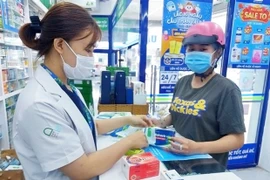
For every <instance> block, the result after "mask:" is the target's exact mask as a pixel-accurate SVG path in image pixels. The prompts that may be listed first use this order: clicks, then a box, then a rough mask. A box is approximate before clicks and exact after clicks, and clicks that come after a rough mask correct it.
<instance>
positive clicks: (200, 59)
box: [185, 51, 215, 74]
mask: <svg viewBox="0 0 270 180" xmlns="http://www.w3.org/2000/svg"><path fill="white" fill-rule="evenodd" d="M214 53H215V52H213V53H212V54H211V53H205V52H199V51H194V52H188V53H186V58H185V63H186V65H187V67H188V68H189V69H190V70H191V71H193V72H194V73H198V74H203V73H205V72H206V71H207V70H208V69H209V68H210V67H213V64H212V56H213V54H214Z"/></svg>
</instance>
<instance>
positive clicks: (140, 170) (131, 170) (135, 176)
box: [122, 153, 160, 180]
mask: <svg viewBox="0 0 270 180" xmlns="http://www.w3.org/2000/svg"><path fill="white" fill-rule="evenodd" d="M122 171H123V173H124V175H125V177H126V178H127V179H128V180H140V179H145V178H151V177H156V176H159V171H160V162H159V160H158V159H157V158H155V157H154V156H153V155H152V154H151V153H143V154H137V155H133V156H124V157H123V158H122Z"/></svg>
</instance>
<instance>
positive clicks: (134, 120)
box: [128, 115, 153, 127]
mask: <svg viewBox="0 0 270 180" xmlns="http://www.w3.org/2000/svg"><path fill="white" fill-rule="evenodd" d="M128 120H129V123H128V124H129V125H131V126H134V127H149V126H150V127H151V126H153V123H152V121H151V119H150V118H148V117H147V116H143V115H139V116H130V117H129V118H128Z"/></svg>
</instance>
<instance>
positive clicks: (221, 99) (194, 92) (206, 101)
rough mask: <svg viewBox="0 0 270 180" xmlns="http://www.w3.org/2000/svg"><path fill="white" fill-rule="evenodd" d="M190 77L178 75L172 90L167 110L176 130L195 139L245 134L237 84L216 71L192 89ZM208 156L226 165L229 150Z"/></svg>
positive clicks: (203, 140)
mask: <svg viewBox="0 0 270 180" xmlns="http://www.w3.org/2000/svg"><path fill="white" fill-rule="evenodd" d="M192 77H193V75H188V76H185V77H183V78H181V79H180V80H179V81H178V82H177V84H176V86H175V89H174V94H173V100H172V105H171V107H170V113H171V116H172V124H173V126H174V128H175V129H176V131H177V132H178V133H179V134H181V135H182V136H184V137H186V138H188V139H191V140H194V141H196V142H205V141H215V140H218V139H220V138H221V137H223V136H225V135H228V134H237V133H244V132H245V131H246V129H245V125H244V113H243V104H242V96H241V91H240V89H239V88H238V86H237V85H236V84H235V83H233V82H232V81H230V80H229V79H227V78H225V77H223V76H221V75H219V74H216V75H215V76H214V77H212V79H210V80H209V82H207V84H205V85H204V86H203V87H201V88H196V89H194V88H192V86H191V82H192ZM211 155H212V157H213V158H215V159H216V160H217V161H218V162H220V163H221V164H222V165H224V166H227V161H228V153H221V154H211Z"/></svg>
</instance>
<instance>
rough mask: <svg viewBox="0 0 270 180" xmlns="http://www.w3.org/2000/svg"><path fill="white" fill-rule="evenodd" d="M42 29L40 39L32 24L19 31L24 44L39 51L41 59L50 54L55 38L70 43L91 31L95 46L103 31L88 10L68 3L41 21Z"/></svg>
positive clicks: (57, 5)
mask: <svg viewBox="0 0 270 180" xmlns="http://www.w3.org/2000/svg"><path fill="white" fill-rule="evenodd" d="M40 27H41V34H40V36H39V37H37V36H36V34H37V31H36V30H34V29H33V28H32V27H31V23H27V24H25V25H23V26H22V27H21V29H20V31H19V36H20V38H21V40H22V41H23V43H24V44H25V45H26V46H27V47H29V48H31V49H33V50H37V51H38V56H39V57H41V56H43V55H47V54H48V53H49V52H50V50H51V48H52V45H53V42H54V39H55V38H63V39H64V40H65V41H67V42H69V41H71V40H74V39H75V38H77V37H78V36H79V35H80V34H81V33H82V32H83V31H85V30H90V34H93V39H92V42H90V44H93V46H94V45H95V43H96V42H97V41H98V40H100V39H101V30H100V28H99V27H98V25H97V23H96V22H95V20H94V19H93V18H92V17H91V15H90V14H89V13H88V12H87V10H86V9H84V8H82V7H80V6H78V5H75V4H73V3H68V2H62V3H58V4H56V5H54V6H53V7H52V8H51V9H50V10H49V11H48V12H47V13H46V15H45V16H44V18H43V19H42V20H41V22H40ZM90 34H89V35H90ZM83 38H84V37H83ZM83 38H81V39H83Z"/></svg>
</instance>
